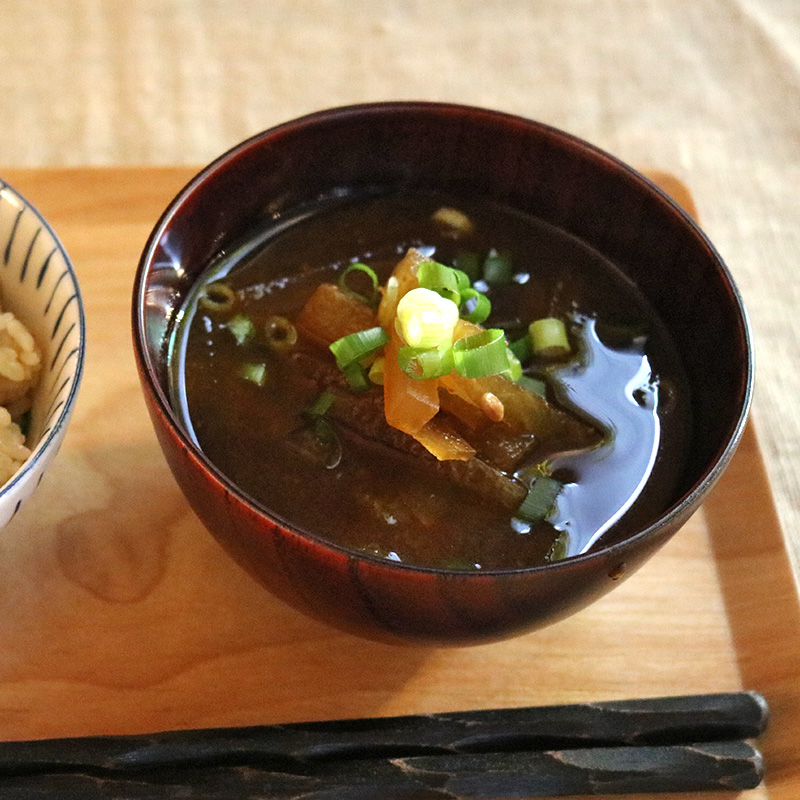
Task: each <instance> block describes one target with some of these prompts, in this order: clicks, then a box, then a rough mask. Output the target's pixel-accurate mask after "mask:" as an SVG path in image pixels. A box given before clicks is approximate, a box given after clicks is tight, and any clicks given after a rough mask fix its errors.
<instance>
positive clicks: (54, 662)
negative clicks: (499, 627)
mask: <svg viewBox="0 0 800 800" xmlns="http://www.w3.org/2000/svg"><path fill="white" fill-rule="evenodd" d="M192 173H193V171H192V170H189V169H178V168H165V169H143V168H142V169H137V168H128V169H72V170H60V169H59V170H30V171H29V170H10V171H7V172H6V173H4V174H3V178H4V179H5V180H7V181H8V182H9V183H11V184H12V185H13V186H14V187H15V188H17V189H18V190H19V191H21V192H22V193H23V194H24V195H26V196H27V197H28V199H30V200H31V201H32V202H33V203H34V204H35V205H37V206H38V208H39V209H40V210H41V211H42V212H43V213H44V214H45V216H46V217H47V218H48V220H49V221H50V223H51V224H52V225H53V227H54V228H55V230H56V232H57V234H58V235H59V236H60V238H61V239H62V241H63V242H64V244H65V246H66V248H67V251H68V252H69V253H70V255H71V257H72V259H73V261H74V263H75V266H76V270H77V273H78V277H79V280H80V283H81V286H82V290H83V296H84V301H85V305H86V315H87V327H88V347H87V360H86V371H85V376H84V380H83V385H82V388H81V391H80V395H79V398H78V404H77V408H76V410H75V414H74V417H73V420H72V423H71V426H70V428H69V431H68V433H67V436H66V439H65V442H64V445H63V447H62V450H61V452H60V454H59V456H58V458H57V459H56V461H55V464H54V465H53V467H52V468H51V470H50V471H49V472H48V474H47V475H46V477H45V480H44V481H43V483H42V485H41V486H40V487H39V490H38V491H37V493H36V495H35V496H34V498H33V499H32V500H31V501H30V502H29V503H28V504H27V505H26V506H25V507H24V508H23V509H22V511H21V512H20V513H19V514H18V515H17V517H16V518H15V519H14V520H13V521H12V523H11V524H10V525H9V526H8V527H7V528H6V529H4V530H3V531H0V577H1V578H2V580H0V739H24V738H43V737H55V736H72V735H88V734H115V733H139V732H148V731H157V730H165V729H172V728H196V727H206V726H228V725H250V724H265V723H273V722H288V721H299V720H311V719H329V718H337V717H361V716H376V715H390V714H404V713H416V712H426V711H450V710H459V709H467V708H481V707H506V706H517V705H530V704H544V703H561V702H579V701H587V700H601V699H622V698H627V697H635V696H658V695H667V694H683V693H694V692H715V691H726V690H734V689H739V688H746V689H754V690H757V691H760V692H762V693H763V694H764V695H765V696H766V697H767V700H768V701H769V702H770V704H771V707H772V710H773V719H772V723H771V726H770V730H769V731H768V733H767V735H766V736H765V737H764V739H763V741H762V742H761V746H762V748H763V751H764V753H765V758H766V761H767V770H768V772H767V780H766V782H765V785H763V786H762V787H760V788H759V789H756V790H753V791H752V792H746V793H744V794H743V795H742V796H743V797H744V796H746V797H748V798H750V797H761V796H769V797H775V798H787V800H788V798H795V797H796V796H797V794H798V792H800V756H799V755H798V753H797V752H796V751H797V748H796V735H797V733H798V732H800V606H799V605H798V598H797V594H796V591H795V584H794V580H793V577H792V574H791V570H790V567H789V562H788V559H787V554H786V551H785V549H784V543H783V539H782V535H781V532H780V529H779V526H778V523H777V520H776V516H775V512H774V509H773V505H772V500H771V496H770V492H769V486H768V484H767V481H766V478H765V473H764V470H763V466H762V462H761V457H760V453H759V449H758V445H757V442H756V439H755V436H754V433H753V431H752V430H751V429H748V430H747V432H746V435H745V437H744V440H743V441H742V444H741V446H740V448H739V451H738V453H737V455H736V457H735V459H734V461H733V463H732V465H731V467H730V469H729V470H728V472H727V473H726V474H725V476H724V478H723V479H722V481H721V482H720V484H719V485H718V487H717V488H716V490H715V491H714V493H713V494H712V496H711V497H710V499H709V500H708V501H707V502H706V504H705V505H704V507H703V509H701V511H700V512H698V513H697V514H696V515H695V517H694V518H693V519H692V520H691V521H690V522H689V524H688V525H687V526H686V527H685V528H684V529H683V530H682V531H681V532H680V533H679V534H678V535H677V536H676V537H675V538H674V539H673V540H672V542H670V544H669V545H668V546H667V547H666V548H664V550H663V551H662V552H660V553H659V554H658V555H657V556H656V557H655V558H653V559H652V561H650V562H649V563H648V564H647V565H646V566H645V567H644V568H643V569H642V570H641V571H640V572H638V573H637V574H636V575H634V576H633V577H632V578H631V579H630V580H628V581H627V582H626V583H624V584H623V585H621V586H620V587H619V588H618V589H616V590H615V591H614V592H612V593H611V594H610V595H609V596H607V597H606V598H604V599H603V600H601V601H600V602H598V603H596V604H595V605H594V606H592V607H590V608H589V609H586V610H585V611H583V612H581V613H579V614H577V615H576V616H574V617H572V618H570V619H568V620H566V621H564V622H561V623H558V624H556V625H554V626H552V627H550V628H546V629H545V630H542V631H539V632H536V633H532V634H529V635H526V636H522V637H520V638H517V639H514V640H510V641H506V642H501V643H497V644H491V645H483V646H478V647H471V648H462V649H426V648H419V647H412V646H408V647H398V646H389V645H382V644H375V643H372V642H367V641H362V640H359V639H357V638H354V637H351V636H349V635H345V634H343V633H339V632H338V631H336V630H333V629H331V628H328V627H326V626H324V625H322V624H321V623H318V622H315V621H312V620H310V619H307V618H306V617H304V616H302V615H301V614H299V613H298V612H296V611H294V610H292V609H290V608H288V607H286V606H284V605H283V604H281V603H280V602H279V601H277V600H275V599H273V598H272V597H271V596H270V595H268V594H267V593H266V592H265V591H263V590H262V589H261V588H260V587H259V586H257V585H256V584H255V583H254V582H253V581H252V580H251V579H250V578H249V577H248V576H247V575H246V574H245V573H244V572H242V571H241V570H240V569H239V568H238V567H237V566H236V565H235V564H234V563H233V562H232V561H231V560H230V559H229V558H228V557H227V556H226V555H225V554H224V553H223V552H222V550H221V549H220V548H219V547H218V546H217V544H216V543H215V542H214V540H213V539H212V538H211V536H210V535H209V534H208V533H207V532H206V531H205V529H204V528H203V527H202V525H201V524H200V523H199V522H198V521H197V519H196V518H195V517H194V515H193V513H192V512H191V511H190V509H189V507H188V505H187V504H186V502H185V501H184V499H183V497H182V495H181V494H180V492H179V490H178V488H177V486H176V485H175V483H174V482H173V480H172V477H171V474H170V473H169V471H168V469H167V467H166V464H165V462H164V460H163V458H162V456H161V452H160V450H159V448H158V445H157V442H156V439H155V435H154V433H153V431H152V429H151V427H150V422H149V419H148V418H147V415H146V412H145V407H144V403H143V400H142V398H141V395H140V390H139V384H138V378H137V375H136V371H135V367H134V360H133V352H132V346H131V333H130V295H131V287H132V281H133V275H134V271H135V268H136V264H137V260H138V257H139V253H140V252H141V250H142V247H143V245H144V243H145V239H146V237H147V235H148V233H149V231H150V229H151V228H152V226H153V225H154V223H155V221H156V219H157V218H158V215H159V214H160V212H161V211H162V210H163V208H164V207H165V206H166V204H167V203H168V202H169V200H170V199H171V198H172V197H173V196H174V194H175V193H176V192H177V191H178V190H179V189H180V188H181V187H182V186H183V184H184V183H185V182H186V180H188V179H189V178H190V177H191V175H192ZM655 177H656V178H657V179H658V180H660V181H661V182H662V184H663V185H664V186H665V188H666V189H667V190H668V191H671V192H673V193H674V195H675V196H676V197H677V198H678V199H679V201H680V202H683V203H684V204H686V205H687V206H690V205H691V198H690V197H689V196H688V194H687V193H686V190H685V188H684V187H683V186H682V185H681V184H680V183H678V182H677V181H675V180H674V179H672V178H670V176H668V175H664V174H658V175H655Z"/></svg>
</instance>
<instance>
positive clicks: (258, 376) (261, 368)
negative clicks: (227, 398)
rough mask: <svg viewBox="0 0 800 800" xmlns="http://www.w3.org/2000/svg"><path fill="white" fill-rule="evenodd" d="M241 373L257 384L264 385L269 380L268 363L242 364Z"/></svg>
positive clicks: (246, 378) (247, 379)
mask: <svg viewBox="0 0 800 800" xmlns="http://www.w3.org/2000/svg"><path fill="white" fill-rule="evenodd" d="M239 375H241V377H242V378H244V379H245V380H246V381H250V382H251V383H254V384H255V385H256V386H263V385H264V383H265V382H266V380H267V365H266V364H242V367H241V369H240V370H239Z"/></svg>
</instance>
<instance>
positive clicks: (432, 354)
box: [397, 343, 453, 380]
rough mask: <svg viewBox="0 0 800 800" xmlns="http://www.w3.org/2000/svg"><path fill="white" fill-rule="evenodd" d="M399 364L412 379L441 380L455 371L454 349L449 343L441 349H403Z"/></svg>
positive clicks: (398, 355) (400, 351) (399, 356)
mask: <svg viewBox="0 0 800 800" xmlns="http://www.w3.org/2000/svg"><path fill="white" fill-rule="evenodd" d="M397 362H398V364H399V365H400V369H402V370H403V372H405V374H406V375H408V376H409V377H410V378H415V379H418V380H424V379H426V378H441V377H442V375H449V374H450V373H451V372H452V371H453V348H452V347H451V346H449V345H448V344H447V343H445V344H443V345H441V346H439V347H401V348H400V350H399V351H398V353H397Z"/></svg>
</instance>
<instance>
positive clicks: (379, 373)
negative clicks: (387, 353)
mask: <svg viewBox="0 0 800 800" xmlns="http://www.w3.org/2000/svg"><path fill="white" fill-rule="evenodd" d="M385 363H386V359H385V358H384V357H383V356H378V357H377V358H376V359H375V360H374V361H373V362H372V364H370V367H369V372H367V377H368V378H369V379H370V381H371V382H372V383H374V384H375V385H376V386H383V370H384V364H385Z"/></svg>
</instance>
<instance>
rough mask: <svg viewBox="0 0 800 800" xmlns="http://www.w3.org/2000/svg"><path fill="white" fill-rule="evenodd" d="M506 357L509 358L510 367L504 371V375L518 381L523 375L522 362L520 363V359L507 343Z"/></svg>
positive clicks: (514, 381) (512, 380)
mask: <svg viewBox="0 0 800 800" xmlns="http://www.w3.org/2000/svg"><path fill="white" fill-rule="evenodd" d="M506 357H507V358H508V369H507V370H505V371H504V372H503V377H505V378H508V380H510V381H511V382H512V383H516V382H517V381H518V380H519V379H520V378H521V377H522V364H520V363H519V359H518V358H517V357H516V356H515V355H514V352H513V350H512V349H511V348H510V347H509V346H508V345H506Z"/></svg>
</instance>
